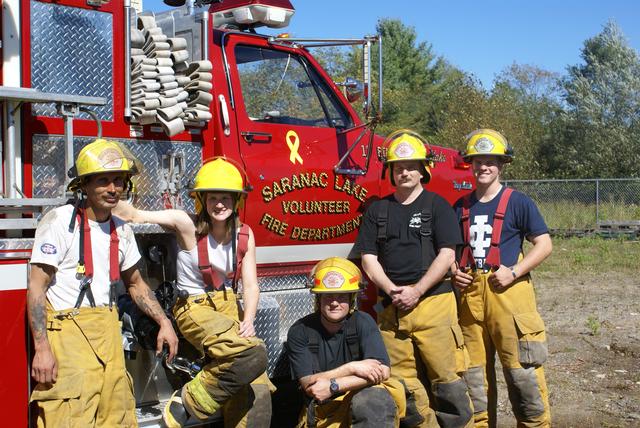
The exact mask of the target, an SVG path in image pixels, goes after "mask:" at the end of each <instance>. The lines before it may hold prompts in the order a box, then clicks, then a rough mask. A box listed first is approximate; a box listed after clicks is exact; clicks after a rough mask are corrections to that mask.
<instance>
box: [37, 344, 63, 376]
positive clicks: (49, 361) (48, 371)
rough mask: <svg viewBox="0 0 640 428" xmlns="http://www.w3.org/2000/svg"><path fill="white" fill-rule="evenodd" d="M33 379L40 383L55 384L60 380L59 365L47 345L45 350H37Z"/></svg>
mask: <svg viewBox="0 0 640 428" xmlns="http://www.w3.org/2000/svg"><path fill="white" fill-rule="evenodd" d="M31 377H33V378H34V379H35V380H36V382H39V383H55V381H56V380H57V378H58V363H57V362H56V357H55V356H54V355H53V352H51V347H50V346H49V345H48V344H47V346H46V347H43V349H40V350H36V353H35V355H34V356H33V364H32V365H31Z"/></svg>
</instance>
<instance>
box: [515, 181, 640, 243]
mask: <svg viewBox="0 0 640 428" xmlns="http://www.w3.org/2000/svg"><path fill="white" fill-rule="evenodd" d="M505 184H506V185H508V186H509V187H512V188H514V189H516V190H518V191H521V192H522V193H525V194H527V195H528V196H529V197H531V198H532V199H533V200H534V201H535V202H536V204H537V205H538V208H539V209H540V212H541V213H542V215H543V216H544V218H545V221H546V222H547V225H548V226H549V228H550V229H552V231H557V232H562V231H567V232H570V231H575V232H576V233H579V232H585V231H602V230H610V231H612V232H616V231H620V232H623V233H625V231H628V232H634V231H635V233H637V232H638V230H640V179H636V178H630V179H625V178H621V179H590V180H578V179H575V180H509V181H506V182H505Z"/></svg>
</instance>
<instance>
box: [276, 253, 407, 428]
mask: <svg viewBox="0 0 640 428" xmlns="http://www.w3.org/2000/svg"><path fill="white" fill-rule="evenodd" d="M361 277H362V275H361V273H360V269H358V267H356V265H354V264H353V263H351V262H350V261H349V260H347V259H343V258H340V257H331V258H328V259H325V260H322V261H321V262H319V263H318V264H317V265H316V266H315V267H314V269H313V271H312V272H311V277H310V283H311V286H312V288H311V292H312V293H313V294H315V307H316V310H315V312H314V313H312V314H310V315H307V316H305V317H304V318H302V319H299V320H298V321H296V323H295V324H293V326H292V327H291V328H290V329H289V333H288V337H287V350H288V356H289V361H290V364H291V371H292V374H293V377H294V378H295V379H296V380H297V381H298V382H299V384H300V387H301V388H302V390H303V392H304V394H305V407H304V408H303V409H302V412H301V414H300V423H299V425H298V426H299V427H318V428H321V427H335V428H338V427H347V426H353V427H374V426H375V427H380V428H386V427H389V428H393V427H396V426H398V423H399V418H400V416H402V414H403V413H404V407H405V402H404V400H405V395H404V388H403V387H402V385H400V384H399V383H398V382H397V381H396V382H394V381H393V380H391V379H389V375H390V370H389V356H388V355H387V351H386V350H385V347H384V343H383V341H382V337H381V336H380V332H379V331H378V328H377V327H376V324H375V321H374V320H373V318H371V316H370V315H369V314H366V313H364V312H359V311H357V310H355V309H356V297H357V294H358V292H359V291H360V282H361ZM394 397H395V398H394ZM396 401H398V403H397V404H396Z"/></svg>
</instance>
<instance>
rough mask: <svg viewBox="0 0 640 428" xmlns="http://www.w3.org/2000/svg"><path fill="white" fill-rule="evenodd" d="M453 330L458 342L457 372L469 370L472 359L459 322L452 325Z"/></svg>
mask: <svg viewBox="0 0 640 428" xmlns="http://www.w3.org/2000/svg"><path fill="white" fill-rule="evenodd" d="M451 332H452V333H453V338H454V340H455V343H456V372H457V373H464V372H465V371H467V368H468V367H469V364H471V361H470V359H469V353H468V352H467V348H466V347H465V346H464V336H463V335H462V329H460V326H459V325H458V324H455V325H452V326H451Z"/></svg>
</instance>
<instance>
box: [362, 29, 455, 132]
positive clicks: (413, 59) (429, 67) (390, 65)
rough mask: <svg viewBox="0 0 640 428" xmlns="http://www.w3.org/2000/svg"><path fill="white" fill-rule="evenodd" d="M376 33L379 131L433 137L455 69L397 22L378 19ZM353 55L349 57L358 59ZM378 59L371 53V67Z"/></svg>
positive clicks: (413, 33)
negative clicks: (380, 83)
mask: <svg viewBox="0 0 640 428" xmlns="http://www.w3.org/2000/svg"><path fill="white" fill-rule="evenodd" d="M376 30H377V32H378V34H380V35H381V36H382V57H383V99H384V104H383V123H382V125H381V126H380V127H379V128H378V132H379V133H382V134H387V133H389V132H392V131H393V130H396V129H398V128H410V129H413V130H415V131H417V132H419V133H421V134H422V135H424V136H425V137H432V136H433V135H435V133H436V131H437V128H438V123H439V121H440V118H439V112H440V111H441V108H440V106H439V105H438V102H439V101H440V100H441V99H442V91H443V89H444V87H445V86H446V85H447V84H448V82H449V80H450V79H453V78H455V77H454V76H456V75H458V74H459V72H458V70H456V69H455V68H454V67H452V66H451V65H449V64H448V63H447V62H446V61H445V60H444V59H443V58H442V57H439V56H437V55H436V54H435V53H434V52H433V48H432V46H431V44H429V43H427V42H420V43H418V42H417V34H416V31H415V28H413V27H408V26H406V25H404V24H403V23H402V22H401V21H399V20H396V19H381V20H380V21H379V22H378V25H377V27H376ZM356 56H357V55H353V56H352V57H353V58H354V59H355V60H357V59H358V58H357V57H356ZM377 58H378V55H377V51H374V52H373V54H372V63H373V64H376V63H377V60H378V59H377ZM374 68H375V67H374ZM374 78H375V79H377V71H374Z"/></svg>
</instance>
